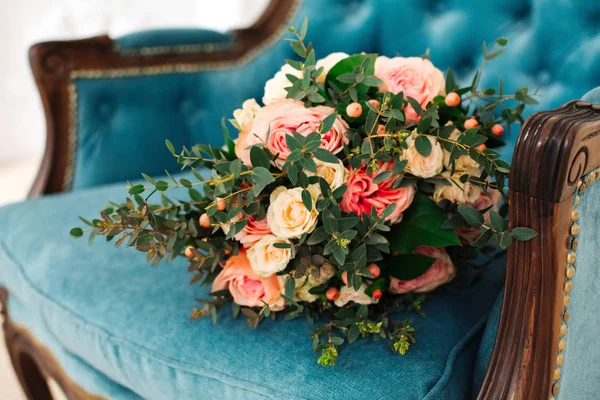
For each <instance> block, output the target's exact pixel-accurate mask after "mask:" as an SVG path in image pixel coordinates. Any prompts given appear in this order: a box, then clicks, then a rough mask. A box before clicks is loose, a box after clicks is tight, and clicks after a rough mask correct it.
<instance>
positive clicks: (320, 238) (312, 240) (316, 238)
mask: <svg viewBox="0 0 600 400" xmlns="http://www.w3.org/2000/svg"><path fill="white" fill-rule="evenodd" d="M357 219H358V218H357ZM329 236H330V235H329V233H327V231H326V230H325V228H324V227H322V226H320V227H318V228H317V229H315V231H314V232H313V233H312V235H310V237H309V238H308V240H307V241H306V244H308V245H309V246H313V245H315V244H319V243H321V242H324V241H325V240H326V239H328V238H329Z"/></svg>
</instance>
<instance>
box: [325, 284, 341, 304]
mask: <svg viewBox="0 0 600 400" xmlns="http://www.w3.org/2000/svg"><path fill="white" fill-rule="evenodd" d="M325 296H326V297H327V300H330V301H336V300H337V299H338V298H339V297H340V290H339V289H338V288H334V287H331V288H329V289H327V292H326V293H325Z"/></svg>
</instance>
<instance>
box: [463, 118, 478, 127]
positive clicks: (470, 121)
mask: <svg viewBox="0 0 600 400" xmlns="http://www.w3.org/2000/svg"><path fill="white" fill-rule="evenodd" d="M476 126H479V122H477V120H476V119H475V118H469V119H468V120H466V121H465V129H471V128H475V127H476Z"/></svg>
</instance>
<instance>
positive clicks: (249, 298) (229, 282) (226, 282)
mask: <svg viewBox="0 0 600 400" xmlns="http://www.w3.org/2000/svg"><path fill="white" fill-rule="evenodd" d="M283 279H284V278H282V277H278V276H276V275H271V276H270V277H268V278H261V277H260V276H258V275H257V274H256V273H255V272H254V271H252V268H251V267H250V262H249V261H248V258H247V257H246V251H245V250H243V249H241V250H240V252H239V253H238V255H237V256H231V257H229V259H228V260H227V261H226V262H225V267H224V268H223V270H222V271H221V272H220V273H219V275H218V276H217V277H216V278H215V281H214V282H213V286H212V291H213V292H216V291H219V290H225V289H228V290H229V292H230V293H231V295H232V296H233V301H234V302H235V303H237V304H239V305H241V306H246V307H262V306H264V303H263V302H265V303H267V304H268V305H269V307H270V308H271V310H273V311H280V310H283V308H284V307H285V300H284V299H283V298H282V297H281V293H280V292H281V288H282V287H283Z"/></svg>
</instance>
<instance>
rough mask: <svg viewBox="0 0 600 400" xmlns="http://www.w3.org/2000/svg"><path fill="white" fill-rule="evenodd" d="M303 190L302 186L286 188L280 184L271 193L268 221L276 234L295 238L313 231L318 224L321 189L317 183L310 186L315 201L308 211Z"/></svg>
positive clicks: (281, 236)
mask: <svg viewBox="0 0 600 400" xmlns="http://www.w3.org/2000/svg"><path fill="white" fill-rule="evenodd" d="M303 190H304V189H302V188H301V187H297V188H293V189H286V188H285V187H283V186H279V187H278V188H276V189H275V190H274V191H273V193H271V199H270V200H271V204H270V205H269V208H268V209H267V221H268V222H269V227H270V228H271V231H272V232H273V234H274V235H275V236H277V237H280V238H285V239H294V238H298V237H300V236H302V235H303V234H305V233H310V232H312V231H313V230H314V229H315V227H316V226H317V217H318V216H319V212H318V211H317V207H316V203H317V197H318V196H319V194H320V191H319V189H318V187H317V186H316V185H310V186H309V187H308V189H307V190H308V191H309V192H310V195H311V197H312V201H313V206H312V209H311V210H310V211H308V209H307V208H306V206H305V205H304V202H303V201H302V191H303Z"/></svg>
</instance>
